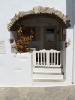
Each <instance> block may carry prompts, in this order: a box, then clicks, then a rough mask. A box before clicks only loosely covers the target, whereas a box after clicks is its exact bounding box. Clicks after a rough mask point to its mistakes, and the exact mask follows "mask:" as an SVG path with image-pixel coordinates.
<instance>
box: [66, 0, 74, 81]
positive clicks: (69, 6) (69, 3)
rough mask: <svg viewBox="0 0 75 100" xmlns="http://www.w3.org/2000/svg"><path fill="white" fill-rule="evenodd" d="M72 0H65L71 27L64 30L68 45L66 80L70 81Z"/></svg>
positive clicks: (71, 65) (72, 24) (72, 25)
mask: <svg viewBox="0 0 75 100" xmlns="http://www.w3.org/2000/svg"><path fill="white" fill-rule="evenodd" d="M73 5H74V0H66V14H67V15H68V18H67V19H68V20H70V21H71V22H70V23H71V27H70V28H68V29H67V30H66V41H67V42H69V43H70V46H69V47H67V48H66V81H67V82H71V83H72V81H73V80H72V74H73V72H72V67H73V27H74V23H73V19H74V12H73V11H74V8H73Z"/></svg>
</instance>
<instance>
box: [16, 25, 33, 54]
mask: <svg viewBox="0 0 75 100" xmlns="http://www.w3.org/2000/svg"><path fill="white" fill-rule="evenodd" d="M17 33H18V35H19V36H20V38H19V39H18V40H17V41H16V45H15V46H14V48H16V49H17V51H18V52H26V51H27V50H26V48H27V46H28V44H30V42H31V41H32V38H33V35H34V32H33V31H32V30H30V32H29V33H28V31H27V29H26V26H24V25H21V26H20V27H19V29H18V30H17Z"/></svg>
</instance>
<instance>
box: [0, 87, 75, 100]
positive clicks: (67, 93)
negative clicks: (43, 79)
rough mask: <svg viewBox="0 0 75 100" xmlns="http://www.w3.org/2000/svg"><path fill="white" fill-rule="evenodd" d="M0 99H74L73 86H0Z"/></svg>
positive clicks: (74, 90) (74, 88)
mask: <svg viewBox="0 0 75 100" xmlns="http://www.w3.org/2000/svg"><path fill="white" fill-rule="evenodd" d="M0 100H75V86H63V87H22V88H0Z"/></svg>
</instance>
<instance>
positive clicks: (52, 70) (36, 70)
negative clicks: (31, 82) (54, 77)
mask: <svg viewBox="0 0 75 100" xmlns="http://www.w3.org/2000/svg"><path fill="white" fill-rule="evenodd" d="M33 73H34V74H35V73H38V74H42V73H44V74H54V73H55V74H61V73H62V68H36V67H35V68H34V69H33Z"/></svg>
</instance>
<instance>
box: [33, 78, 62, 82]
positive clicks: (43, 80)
mask: <svg viewBox="0 0 75 100" xmlns="http://www.w3.org/2000/svg"><path fill="white" fill-rule="evenodd" d="M33 81H34V82H64V80H63V79H55V80H53V79H34V80H33Z"/></svg>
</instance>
